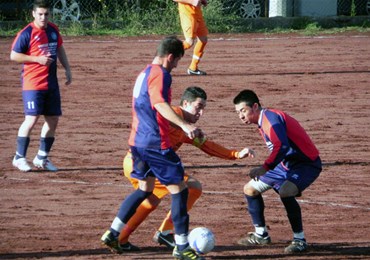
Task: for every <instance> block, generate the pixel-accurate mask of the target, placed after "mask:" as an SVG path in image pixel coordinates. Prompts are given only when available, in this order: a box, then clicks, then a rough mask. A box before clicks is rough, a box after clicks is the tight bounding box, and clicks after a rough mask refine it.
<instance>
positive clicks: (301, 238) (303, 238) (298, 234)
mask: <svg viewBox="0 0 370 260" xmlns="http://www.w3.org/2000/svg"><path fill="white" fill-rule="evenodd" d="M293 238H294V239H299V240H303V241H306V239H305V236H304V232H303V231H302V232H299V233H294V236H293Z"/></svg>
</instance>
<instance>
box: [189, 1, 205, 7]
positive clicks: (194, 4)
mask: <svg viewBox="0 0 370 260" xmlns="http://www.w3.org/2000/svg"><path fill="white" fill-rule="evenodd" d="M202 1H203V0H192V1H191V4H192V5H193V6H200V5H201V4H202Z"/></svg>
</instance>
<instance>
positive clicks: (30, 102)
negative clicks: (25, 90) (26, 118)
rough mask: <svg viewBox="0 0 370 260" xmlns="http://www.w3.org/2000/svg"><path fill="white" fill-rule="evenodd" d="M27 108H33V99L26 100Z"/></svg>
mask: <svg viewBox="0 0 370 260" xmlns="http://www.w3.org/2000/svg"><path fill="white" fill-rule="evenodd" d="M27 107H28V109H35V102H34V101H28V102H27Z"/></svg>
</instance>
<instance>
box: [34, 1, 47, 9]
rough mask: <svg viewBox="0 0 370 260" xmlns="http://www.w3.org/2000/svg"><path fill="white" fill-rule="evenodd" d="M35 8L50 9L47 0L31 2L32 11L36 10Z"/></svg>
mask: <svg viewBox="0 0 370 260" xmlns="http://www.w3.org/2000/svg"><path fill="white" fill-rule="evenodd" d="M36 8H46V9H49V8H50V1H48V0H35V1H33V10H36Z"/></svg>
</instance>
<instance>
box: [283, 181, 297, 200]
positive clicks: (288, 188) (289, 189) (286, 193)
mask: <svg viewBox="0 0 370 260" xmlns="http://www.w3.org/2000/svg"><path fill="white" fill-rule="evenodd" d="M297 194H299V190H298V187H297V186H296V185H295V184H294V183H292V182H289V181H286V182H285V183H284V184H283V185H281V187H280V190H279V195H280V197H281V198H288V197H294V196H296V195H297Z"/></svg>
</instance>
